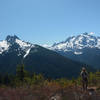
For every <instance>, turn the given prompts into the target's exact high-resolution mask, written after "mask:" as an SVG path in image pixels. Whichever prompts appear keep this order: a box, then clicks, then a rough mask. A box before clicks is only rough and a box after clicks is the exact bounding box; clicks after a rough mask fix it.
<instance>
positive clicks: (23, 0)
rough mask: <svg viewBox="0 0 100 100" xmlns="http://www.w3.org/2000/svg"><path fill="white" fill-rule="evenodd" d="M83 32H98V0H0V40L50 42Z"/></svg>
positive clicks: (99, 23)
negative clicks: (16, 36)
mask: <svg viewBox="0 0 100 100" xmlns="http://www.w3.org/2000/svg"><path fill="white" fill-rule="evenodd" d="M83 32H95V35H99V34H100V0H0V40H2V39H4V38H5V37H6V36H7V35H14V34H16V35H18V36H19V37H20V38H21V39H23V40H25V41H29V42H32V43H35V44H40V45H42V44H49V45H50V44H53V43H54V42H59V41H62V40H65V39H66V38H67V37H68V36H71V35H77V34H80V33H83Z"/></svg>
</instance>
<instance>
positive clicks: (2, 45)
mask: <svg viewBox="0 0 100 100" xmlns="http://www.w3.org/2000/svg"><path fill="white" fill-rule="evenodd" d="M8 48H9V44H8V43H7V41H5V40H4V41H0V54H2V53H3V52H4V51H6V50H8Z"/></svg>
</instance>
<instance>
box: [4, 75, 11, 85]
mask: <svg viewBox="0 0 100 100" xmlns="http://www.w3.org/2000/svg"><path fill="white" fill-rule="evenodd" d="M10 82H11V80H10V76H9V74H6V75H4V77H3V84H5V85H9V84H10Z"/></svg>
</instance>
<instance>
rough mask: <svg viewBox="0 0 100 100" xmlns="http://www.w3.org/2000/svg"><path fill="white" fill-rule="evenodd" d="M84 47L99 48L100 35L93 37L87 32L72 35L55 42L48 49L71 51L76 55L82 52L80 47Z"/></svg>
mask: <svg viewBox="0 0 100 100" xmlns="http://www.w3.org/2000/svg"><path fill="white" fill-rule="evenodd" d="M84 48H98V49H100V37H95V36H93V35H90V34H88V33H83V34H81V35H78V36H73V37H69V38H67V39H66V40H65V41H63V42H60V43H56V44H54V45H53V46H51V47H50V48H49V49H51V50H55V51H64V52H69V51H72V52H74V54H76V55H78V54H79V55H80V54H82V53H83V52H82V49H84Z"/></svg>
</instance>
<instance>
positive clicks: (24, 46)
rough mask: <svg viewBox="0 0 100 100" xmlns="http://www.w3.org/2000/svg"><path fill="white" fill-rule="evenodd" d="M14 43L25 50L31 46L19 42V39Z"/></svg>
mask: <svg viewBox="0 0 100 100" xmlns="http://www.w3.org/2000/svg"><path fill="white" fill-rule="evenodd" d="M16 43H18V44H19V45H20V47H21V48H22V49H25V48H26V47H30V46H31V44H29V43H26V42H23V41H21V40H19V39H16Z"/></svg>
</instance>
